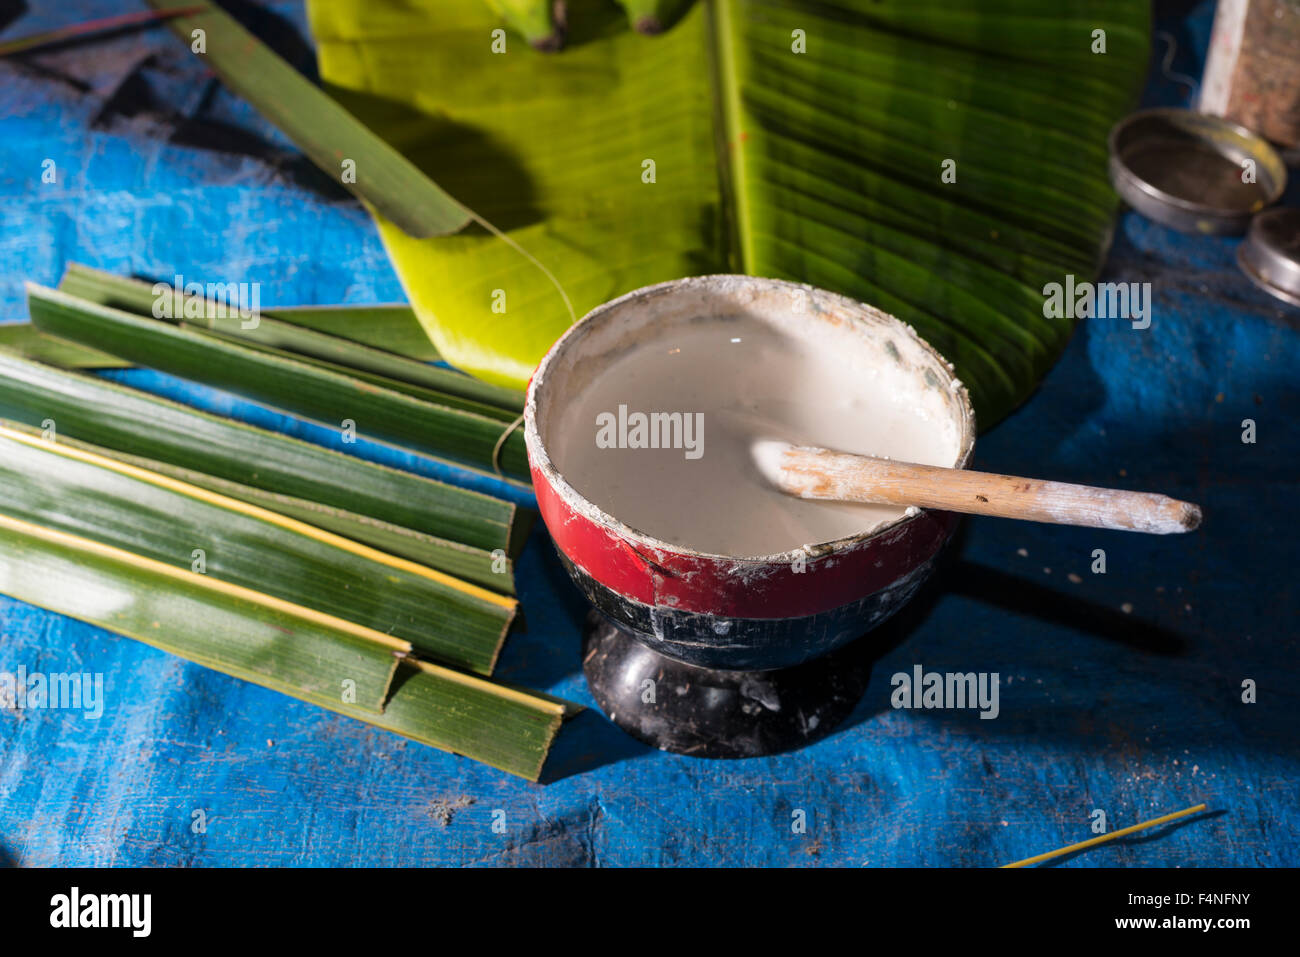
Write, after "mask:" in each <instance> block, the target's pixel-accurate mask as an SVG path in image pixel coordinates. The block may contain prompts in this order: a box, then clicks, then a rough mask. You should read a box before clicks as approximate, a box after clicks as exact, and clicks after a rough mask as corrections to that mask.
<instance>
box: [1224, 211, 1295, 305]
mask: <svg viewBox="0 0 1300 957" xmlns="http://www.w3.org/2000/svg"><path fill="white" fill-rule="evenodd" d="M1237 264H1238V265H1239V266H1241V271H1242V272H1244V273H1245V274H1246V275H1247V276H1248V277H1249V278H1250V281H1251V282H1253V283H1254V284H1255V285H1257V286H1259V288H1260V289H1263V290H1264V291H1265V292H1267V293H1269V294H1270V295H1273V296H1276V297H1277V298H1278V299H1281V300H1282V301H1283V302H1288V303H1290V304H1291V305H1293V306H1300V209H1293V208H1287V209H1270V210H1268V211H1266V212H1263V213H1260V214H1259V215H1258V216H1256V217H1255V218H1254V219H1252V220H1251V222H1250V232H1249V233H1247V234H1246V238H1245V239H1244V240H1243V241H1242V243H1241V245H1240V246H1238V247H1237Z"/></svg>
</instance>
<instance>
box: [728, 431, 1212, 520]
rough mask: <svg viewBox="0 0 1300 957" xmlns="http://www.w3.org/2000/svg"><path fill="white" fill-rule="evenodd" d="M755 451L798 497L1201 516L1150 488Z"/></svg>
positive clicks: (780, 445) (1043, 513)
mask: <svg viewBox="0 0 1300 957" xmlns="http://www.w3.org/2000/svg"><path fill="white" fill-rule="evenodd" d="M753 452H754V461H755V463H756V464H757V465H758V467H759V469H760V471H762V473H763V474H764V475H765V476H766V477H767V479H768V480H769V481H770V482H772V484H774V485H775V486H776V487H777V488H779V489H780V490H781V491H783V492H785V493H786V494H788V495H795V496H798V497H799V498H810V499H821V500H825V501H833V502H867V503H871V504H875V505H898V506H909V505H915V506H917V507H918V508H937V509H944V510H945V511H949V512H967V513H970V514H972V515H994V516H997V517H998V518H1019V519H1024V520H1027V521H1031V522H1052V523H1053V524H1056V525H1086V526H1088V527H1091V528H1117V529H1124V530H1127V531H1132V532H1149V533H1151V534H1153V535H1168V534H1170V533H1171V532H1190V531H1191V530H1192V529H1194V528H1196V527H1197V526H1198V525H1200V524H1201V510H1200V508H1198V507H1197V506H1195V505H1193V504H1192V503H1190V502H1180V501H1178V499H1174V498H1169V497H1168V496H1167V495H1155V494H1152V493H1149V492H1125V491H1122V490H1121V489H1114V488H1094V487H1093V486H1090V485H1070V484H1068V483H1066V482H1045V481H1042V480H1041V479H1030V478H1017V477H1015V476H1012V475H995V474H993V473H991V472H971V471H969V470H967V469H945V468H939V467H937V466H933V465H914V464H912V463H910V462H894V461H892V460H889V459H878V458H873V457H871V456H867V455H849V454H848V453H846V452H832V451H829V450H827V449H814V448H807V447H805V446H797V445H790V444H789V443H786V442H772V441H767V442H758V443H755V445H754V450H753Z"/></svg>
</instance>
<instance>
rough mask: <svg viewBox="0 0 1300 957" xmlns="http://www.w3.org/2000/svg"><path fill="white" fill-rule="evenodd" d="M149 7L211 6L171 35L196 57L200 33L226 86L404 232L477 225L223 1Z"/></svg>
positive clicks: (175, 24) (161, 2) (156, 2)
mask: <svg viewBox="0 0 1300 957" xmlns="http://www.w3.org/2000/svg"><path fill="white" fill-rule="evenodd" d="M149 5H150V6H152V7H153V8H154V9H155V10H160V11H173V10H179V9H184V8H189V7H202V8H204V11H203V12H202V13H199V14H195V15H190V16H177V17H174V18H172V19H171V20H170V21H169V26H170V27H171V28H172V31H173V32H174V33H175V34H176V35H177V36H178V37H180V38H181V40H183V41H184V42H185V43H186V44H187V45H190V46H191V49H193V50H195V51H196V52H198V49H197V47H196V46H195V45H196V44H198V43H199V42H200V41H199V39H198V38H196V34H195V31H199V35H200V36H201V37H202V43H203V48H202V52H201V53H199V55H200V56H202V57H203V59H204V61H205V62H206V63H207V64H208V66H209V67H211V69H212V70H213V72H215V73H216V74H217V75H218V76H219V77H221V80H222V82H223V83H225V84H226V86H228V87H229V88H230V89H231V90H232V91H234V92H235V93H236V94H238V95H239V96H241V97H243V98H244V99H246V100H248V102H250V103H252V104H253V105H254V106H255V107H257V109H258V111H259V112H261V113H262V115H264V116H265V117H266V118H267V119H268V120H270V121H271V122H272V123H274V124H275V125H276V126H277V127H278V128H279V129H280V130H281V131H283V132H284V134H285V135H286V136H288V137H289V139H291V140H293V142H294V143H295V144H296V145H297V146H298V148H299V149H301V150H302V151H303V152H304V153H305V154H307V156H308V157H310V158H311V160H312V162H314V163H315V164H316V165H317V166H319V167H320V168H321V169H322V170H325V171H326V172H327V173H329V174H331V175H333V176H337V177H338V178H339V183H340V185H342V186H343V187H344V188H345V189H347V190H348V191H349V192H352V193H354V194H355V195H357V196H358V197H360V198H361V199H363V200H365V201H366V202H368V203H370V204H371V205H372V206H373V207H374V208H375V209H376V210H381V211H382V212H383V214H384V216H385V217H386V218H388V219H389V220H390V221H391V222H393V223H394V224H396V225H397V226H398V228H399V229H402V230H404V231H406V232H407V233H409V234H410V235H412V236H441V235H445V234H448V233H454V232H456V231H458V230H460V229H462V228H464V226H465V225H466V224H467V223H468V222H469V221H470V216H469V212H468V211H467V210H466V209H465V207H464V206H462V205H461V204H460V203H458V202H457V201H456V200H455V199H453V198H452V197H451V196H449V195H448V194H447V193H446V192H445V191H443V189H442V188H441V187H439V186H438V184H437V183H435V182H433V181H432V180H431V179H429V177H427V176H425V175H424V174H423V173H422V172H420V170H419V169H418V168H416V167H415V166H414V165H413V164H412V163H411V162H410V161H409V160H407V159H406V158H405V157H404V156H402V154H401V153H399V152H397V151H396V150H394V149H393V148H392V147H391V146H389V145H388V144H387V143H386V142H384V141H383V140H382V139H381V138H379V137H377V136H376V135H375V134H374V133H372V132H371V131H370V130H369V129H368V128H367V127H366V126H365V124H363V123H361V122H360V121H359V120H358V119H357V118H356V117H355V116H353V115H352V114H351V113H349V112H348V111H347V110H345V109H344V108H343V107H342V106H340V105H339V104H338V103H337V102H335V101H334V100H333V99H331V98H330V96H329V95H328V94H327V93H325V92H323V91H322V90H320V89H319V88H317V87H316V86H315V85H313V84H312V83H311V81H310V80H308V79H307V78H306V77H304V76H303V75H302V74H301V73H299V72H298V71H297V70H295V69H294V68H293V67H291V66H290V65H289V64H288V63H286V62H285V61H284V60H282V59H280V57H279V56H277V55H276V54H275V53H274V52H272V51H271V49H270V48H269V47H267V46H266V45H265V44H263V43H262V42H261V41H259V40H258V39H257V38H256V37H255V36H253V35H252V34H251V33H249V32H248V31H247V30H245V29H244V28H243V27H241V26H240V25H239V23H238V22H236V21H235V19H234V18H233V17H231V16H230V15H229V14H227V13H226V12H225V11H223V10H222V9H221V8H220V7H218V6H217V5H216V4H213V3H206V2H204V3H196V2H194V0H149ZM348 164H351V165H350V166H349V165H348ZM345 173H348V174H350V175H345Z"/></svg>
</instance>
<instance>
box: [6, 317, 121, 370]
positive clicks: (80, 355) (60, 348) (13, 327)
mask: <svg viewBox="0 0 1300 957" xmlns="http://www.w3.org/2000/svg"><path fill="white" fill-rule="evenodd" d="M0 351H2V352H9V353H12V354H13V355H19V356H25V357H27V358H28V359H36V360H37V361H38V362H48V363H50V364H51V365H57V366H60V367H62V368H65V369H122V368H129V367H130V365H131V363H129V362H127V361H125V360H123V359H119V358H118V357H117V356H110V355H109V354H108V353H107V352H100V351H98V350H97V349H87V348H86V347H85V346H79V345H77V344H76V343H75V342H69V341H68V340H67V339H59V338H57V337H55V336H47V335H45V334H44V333H43V332H41V331H40V330H38V329H37V328H36V327H35V326H34V325H32V324H31V323H30V322H6V323H4V324H3V325H0Z"/></svg>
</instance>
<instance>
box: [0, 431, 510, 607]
mask: <svg viewBox="0 0 1300 957" xmlns="http://www.w3.org/2000/svg"><path fill="white" fill-rule="evenodd" d="M0 428H4V429H11V430H13V431H16V432H24V433H26V434H28V435H39V434H40V432H39V431H38V430H37V429H34V428H32V427H31V426H28V425H26V424H24V423H21V422H14V421H11V420H9V419H4V418H0ZM58 441H59V443H60V444H61V445H65V446H68V447H69V448H73V449H78V450H80V451H82V452H91V453H93V454H95V455H102V456H104V457H106V458H111V459H113V460H114V461H117V462H123V463H125V464H126V465H132V466H135V467H136V468H138V469H144V470H145V471H149V472H157V473H159V474H161V475H165V476H167V477H168V478H173V479H176V480H177V481H178V482H184V483H186V484H188V485H196V486H198V487H199V488H202V489H207V490H208V491H209V492H216V493H217V494H218V495H224V496H226V497H227V498H233V499H238V500H239V501H241V502H246V503H248V504H249V505H257V506H260V507H261V508H265V509H268V510H270V511H272V512H279V513H280V514H281V515H287V516H289V517H290V518H296V519H298V520H299V521H301V522H306V523H307V524H308V525H315V526H316V527H317V528H323V529H325V530H326V531H330V532H334V533H335V534H336V535H342V536H343V537H344V538H350V539H352V540H353V541H354V542H361V543H363V544H365V545H370V546H371V547H372V548H377V549H379V550H380V551H381V552H387V553H388V554H390V555H396V556H397V557H399V558H406V559H410V560H411V561H413V562H416V563H417V564H420V565H424V566H426V567H428V568H435V569H437V570H438V571H442V572H447V573H448V574H449V575H454V576H455V577H457V578H461V579H464V580H465V581H467V582H471V583H473V584H475V585H482V586H483V587H484V588H490V589H491V590H492V591H495V592H499V593H501V594H503V595H513V594H514V593H515V582H514V562H513V560H511V559H510V558H508V557H506V555H505V553H504V551H501V552H498V553H496V554H495V555H494V554H493V553H491V552H486V551H483V550H482V549H479V548H471V547H469V546H468V545H462V544H460V543H459V542H449V541H446V540H445V539H440V538H434V537H433V536H431V535H422V534H420V533H419V532H415V531H412V530H411V529H409V528H402V527H401V526H399V525H390V524H388V523H387V522H381V521H378V520H376V519H373V518H371V517H369V516H368V515H358V514H357V513H355V512H350V511H348V510H347V509H341V508H334V507H332V506H329V505H322V504H321V503H320V502H311V501H308V500H306V499H301V498H294V497H292V496H289V495H280V494H277V493H275V492H267V491H265V490H263V489H260V488H253V487H252V486H249V485H241V484H239V483H238V482H231V481H228V480H226V479H221V478H217V477H216V476H213V475H208V474H206V473H204V472H196V471H194V470H193V469H187V468H180V467H179V466H175V465H168V464H167V463H166V462H159V461H157V460H156V459H147V458H143V457H141V456H138V455H128V454H126V453H125V452H118V451H116V450H114V449H106V448H103V447H101V446H98V445H92V444H91V443H89V442H81V441H78V440H77V439H70V438H68V437H67V436H66V435H60V436H59V437H58Z"/></svg>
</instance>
